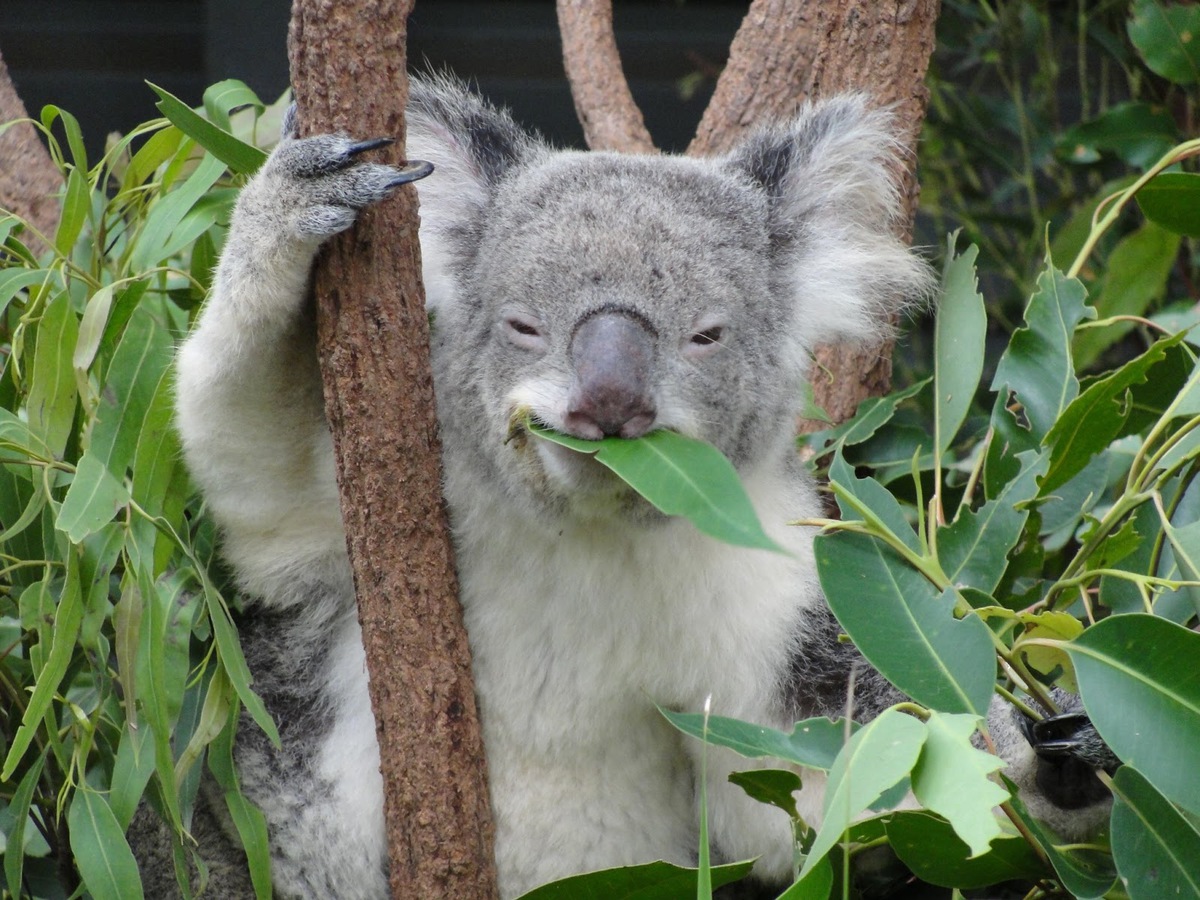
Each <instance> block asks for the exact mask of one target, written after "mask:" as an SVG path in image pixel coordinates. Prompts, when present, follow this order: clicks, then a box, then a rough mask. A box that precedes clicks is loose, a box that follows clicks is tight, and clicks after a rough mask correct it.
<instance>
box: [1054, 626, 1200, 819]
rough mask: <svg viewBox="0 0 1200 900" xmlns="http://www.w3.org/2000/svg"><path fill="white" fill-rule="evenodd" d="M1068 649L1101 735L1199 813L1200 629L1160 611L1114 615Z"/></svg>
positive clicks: (1156, 783) (1124, 758)
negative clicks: (1167, 617)
mask: <svg viewBox="0 0 1200 900" xmlns="http://www.w3.org/2000/svg"><path fill="white" fill-rule="evenodd" d="M1067 650H1068V651H1069V652H1070V654H1071V658H1072V660H1074V662H1075V674H1076V675H1077V676H1078V678H1079V689H1080V692H1081V694H1082V696H1083V702H1084V704H1085V706H1086V707H1087V711H1088V715H1089V716H1091V719H1092V723H1093V724H1094V725H1095V726H1096V730H1097V731H1099V732H1100V736H1101V737H1103V738H1104V740H1105V741H1107V742H1108V745H1109V747H1111V748H1112V750H1113V752H1114V753H1116V754H1117V756H1118V757H1120V758H1121V760H1122V761H1123V762H1125V763H1127V764H1128V765H1131V766H1134V767H1135V768H1137V769H1138V770H1139V771H1140V772H1141V773H1142V774H1143V775H1145V776H1146V777H1147V778H1148V779H1150V781H1151V782H1152V783H1153V784H1154V786H1155V787H1156V788H1158V790H1160V791H1161V792H1162V793H1164V794H1165V795H1166V796H1167V797H1168V798H1170V799H1171V800H1172V801H1174V802H1176V803H1178V804H1180V805H1181V806H1183V807H1185V808H1186V809H1188V810H1190V811H1191V812H1193V813H1197V814H1200V779H1198V778H1197V777H1196V753H1195V748H1196V747H1200V666H1198V665H1196V660H1198V659H1200V634H1197V633H1195V632H1193V631H1190V630H1188V629H1187V628H1183V627H1181V626H1179V625H1176V624H1174V623H1172V622H1168V621H1165V620H1164V619H1161V618H1157V617H1155V616H1148V615H1137V614H1133V615H1124V616H1110V617H1109V618H1107V619H1104V620H1103V621H1101V622H1098V623H1096V624H1095V625H1093V626H1092V627H1091V628H1089V629H1087V631H1085V632H1084V633H1083V634H1082V635H1081V636H1080V637H1078V638H1077V639H1076V640H1074V641H1073V642H1072V643H1070V644H1069V645H1067Z"/></svg>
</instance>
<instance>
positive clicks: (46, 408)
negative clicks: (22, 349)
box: [27, 291, 79, 456]
mask: <svg viewBox="0 0 1200 900" xmlns="http://www.w3.org/2000/svg"><path fill="white" fill-rule="evenodd" d="M78 336H79V320H78V319H77V318H76V317H75V313H74V311H73V310H72V309H71V297H70V295H69V294H68V293H67V292H66V291H63V292H62V293H60V294H59V295H58V296H56V297H55V298H54V299H53V300H51V301H50V302H49V303H48V304H47V305H46V309H45V311H44V312H43V314H42V321H41V323H40V324H39V325H38V333H37V346H36V349H35V350H34V354H33V370H32V382H31V384H30V386H29V401H28V405H27V409H28V413H29V427H30V430H32V431H33V433H34V434H36V435H38V436H39V437H40V438H41V439H42V440H43V441H44V442H45V443H46V446H47V447H49V448H50V450H51V452H53V453H54V454H55V455H56V456H61V455H62V452H63V448H64V447H66V445H67V437H68V436H69V435H70V433H71V427H72V425H73V424H74V422H75V406H76V399H77V394H76V389H75V373H74V371H73V370H72V368H71V354H72V352H73V351H74V349H75V341H76V340H77V338H78Z"/></svg>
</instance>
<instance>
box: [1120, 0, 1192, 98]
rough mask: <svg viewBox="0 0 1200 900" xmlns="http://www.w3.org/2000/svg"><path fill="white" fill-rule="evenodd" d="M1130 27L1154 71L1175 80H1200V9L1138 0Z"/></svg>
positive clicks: (1156, 1)
mask: <svg viewBox="0 0 1200 900" xmlns="http://www.w3.org/2000/svg"><path fill="white" fill-rule="evenodd" d="M1128 28H1129V40H1130V41H1132V42H1133V46H1134V47H1136V48H1137V51H1138V53H1140V54H1141V56H1142V59H1144V60H1145V61H1146V65H1147V66H1149V67H1150V69H1151V71H1153V72H1155V73H1157V74H1159V75H1161V76H1162V77H1163V78H1166V79H1168V80H1169V81H1174V82H1175V83H1176V84H1194V83H1195V82H1197V81H1200V9H1198V8H1197V7H1195V6H1191V5H1188V6H1184V5H1182V4H1177V3H1170V4H1164V3H1161V2H1158V0H1135V2H1134V4H1133V13H1132V15H1131V16H1130V19H1129V26H1128Z"/></svg>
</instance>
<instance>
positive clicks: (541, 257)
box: [408, 80, 927, 511]
mask: <svg viewBox="0 0 1200 900" xmlns="http://www.w3.org/2000/svg"><path fill="white" fill-rule="evenodd" d="M889 124H890V123H889V119H888V117H887V115H886V114H883V113H880V112H877V111H870V110H869V109H868V108H867V106H866V104H865V103H864V101H863V100H862V99H861V98H854V97H851V98H844V99H840V100H836V101H833V102H830V103H826V104H823V105H821V106H816V107H812V108H807V109H805V110H804V111H803V112H802V113H801V114H800V116H799V117H798V118H797V120H796V121H795V122H794V123H793V124H792V125H790V126H788V127H781V128H776V129H769V130H763V131H761V132H759V133H757V134H756V135H755V136H753V137H751V138H750V139H749V140H747V141H746V142H745V143H744V144H743V145H742V146H741V147H740V148H738V149H737V150H735V151H734V152H733V153H731V154H729V155H727V156H724V157H720V158H715V159H691V158H684V157H668V156H627V155H621V154H613V153H580V152H570V151H566V152H563V151H554V150H551V149H550V148H548V147H547V146H546V145H544V144H542V143H540V142H539V141H537V140H536V139H535V138H533V137H531V136H530V135H528V134H527V133H525V132H523V131H522V130H521V129H519V128H518V127H517V126H515V125H514V124H513V123H512V121H511V120H510V119H509V118H508V117H507V115H505V114H503V113H501V112H498V111H496V110H494V109H491V108H490V107H487V106H486V105H485V104H484V103H483V102H482V101H480V100H479V99H478V98H476V97H474V96H472V95H470V94H468V93H467V92H465V91H464V90H463V89H462V88H461V87H460V86H458V85H456V84H454V83H451V82H449V81H444V80H439V81H432V82H415V83H414V85H413V101H412V103H411V105H410V109H409V137H408V143H409V152H410V155H411V156H413V157H414V158H421V159H428V160H430V161H431V162H433V163H434V165H435V167H436V169H435V172H434V174H433V175H431V176H430V177H429V178H428V179H426V180H425V181H422V182H421V183H420V184H419V185H418V190H419V193H420V198H421V217H422V226H421V241H422V251H423V255H424V265H425V281H426V289H427V292H428V300H429V306H430V309H431V310H432V312H433V313H434V316H435V321H434V332H435V352H434V357H435V369H436V376H437V381H438V405H439V413H440V417H441V422H442V429H443V432H444V441H445V444H446V452H447V464H448V469H450V468H452V467H453V463H454V458H455V456H456V455H461V457H462V458H463V459H464V460H466V458H467V457H468V456H469V457H470V463H469V465H470V466H471V468H472V470H473V471H478V470H479V469H480V467H481V466H482V467H483V470H484V471H485V472H486V473H487V475H488V476H489V478H490V479H491V480H492V481H493V483H496V484H500V485H503V486H504V488H505V489H506V490H508V491H509V493H510V494H511V495H512V496H513V497H514V498H518V499H531V500H533V501H534V503H535V504H538V505H541V506H542V507H545V506H547V505H549V506H551V507H554V506H557V507H560V508H562V507H570V508H573V509H575V510H577V511H586V510H587V509H593V510H606V509H610V508H612V507H613V505H614V503H615V504H616V506H617V507H619V508H629V509H635V508H636V506H637V504H636V503H634V502H630V501H629V500H628V498H627V496H626V493H627V492H626V491H625V489H624V488H623V487H621V486H620V485H619V483H617V482H616V481H615V479H613V478H612V477H611V476H609V475H608V473H607V472H605V471H603V470H602V469H600V467H599V466H597V465H596V464H595V463H594V462H592V461H591V460H589V459H588V458H587V457H583V456H580V455H578V454H574V453H572V452H571V451H567V450H562V449H561V448H558V447H555V446H553V445H549V444H546V443H545V442H542V441H532V440H522V439H521V436H518V439H517V440H507V438H509V436H510V425H511V422H512V419H513V417H514V415H515V414H518V413H521V412H525V411H527V412H528V414H530V415H531V416H532V417H533V418H534V419H536V420H538V421H540V422H542V423H544V424H545V425H548V426H550V427H551V428H554V429H556V430H559V431H563V432H566V433H568V434H573V435H576V436H578V437H582V438H588V439H598V438H601V437H605V436H609V435H617V436H621V437H637V436H639V435H642V434H645V433H646V432H648V431H651V430H653V429H657V428H669V429H673V430H676V431H679V432H681V433H683V434H687V435H690V436H693V437H698V438H701V439H704V440H707V441H709V442H711V443H713V444H715V445H716V446H717V447H719V448H720V449H721V450H722V451H723V452H724V453H725V454H726V455H727V456H729V457H730V458H731V459H732V460H733V462H734V464H735V465H736V466H738V467H739V469H741V470H742V471H744V472H748V471H750V470H752V469H754V468H755V467H756V466H759V465H762V464H774V463H777V461H778V459H779V457H780V454H781V453H783V452H786V447H788V446H789V445H790V441H791V436H792V429H793V427H794V419H795V414H796V412H797V410H798V408H799V403H800V396H801V394H800V382H801V380H802V378H803V377H804V375H805V373H806V371H807V368H808V361H809V355H810V353H811V351H812V348H813V347H814V346H815V345H817V344H819V343H830V342H837V341H846V340H852V341H858V342H863V341H873V340H878V339H879V338H880V337H882V336H884V335H885V334H886V333H887V332H888V330H889V328H890V327H891V324H892V322H893V320H894V317H895V315H896V313H897V312H898V311H899V310H900V308H901V307H902V306H903V305H904V304H905V303H906V302H910V301H912V300H913V299H915V298H916V297H919V296H920V295H921V293H922V292H923V291H924V290H925V289H926V286H927V285H926V280H927V274H926V270H925V266H924V264H923V263H922V262H921V261H920V260H919V259H917V258H915V257H914V256H913V255H912V254H910V253H909V251H908V250H907V249H906V248H905V247H904V246H903V245H902V244H901V243H900V242H898V241H897V240H896V239H895V238H894V237H893V236H892V224H893V220H894V217H895V215H896V212H897V206H898V198H897V196H896V189H895V186H894V183H893V180H892V163H893V162H894V156H895V147H894V139H893V138H892V136H891V133H890V131H889ZM467 464H468V463H466V462H465V461H464V465H467ZM449 475H450V477H451V479H453V472H450V473H449Z"/></svg>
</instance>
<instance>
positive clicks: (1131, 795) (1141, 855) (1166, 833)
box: [1112, 766, 1200, 900]
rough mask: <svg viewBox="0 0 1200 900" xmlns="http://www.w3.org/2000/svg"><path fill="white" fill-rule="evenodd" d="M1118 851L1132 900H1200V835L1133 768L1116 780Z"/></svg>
mask: <svg viewBox="0 0 1200 900" xmlns="http://www.w3.org/2000/svg"><path fill="white" fill-rule="evenodd" d="M1113 794H1114V798H1113V814H1112V845H1113V857H1114V858H1115V860H1116V863H1117V870H1118V871H1119V872H1120V873H1121V883H1122V884H1124V886H1125V890H1126V891H1128V892H1129V896H1130V897H1131V898H1132V900H1161V898H1164V897H1171V898H1179V900H1185V898H1191V900H1197V898H1200V832H1198V831H1197V830H1196V826H1195V825H1194V824H1193V823H1192V822H1189V821H1188V820H1187V819H1186V818H1184V817H1183V816H1182V815H1180V814H1179V811H1178V810H1177V809H1176V808H1175V807H1174V806H1172V805H1171V803H1170V802H1169V801H1168V800H1167V799H1166V798H1165V797H1164V796H1163V795H1162V794H1160V793H1159V792H1158V791H1156V790H1155V789H1154V786H1153V785H1152V784H1150V782H1149V781H1147V780H1146V779H1145V778H1144V777H1143V776H1142V775H1141V773H1139V772H1138V771H1137V770H1136V769H1134V768H1131V767H1130V766H1122V767H1121V768H1120V769H1118V770H1117V775H1116V777H1115V778H1114V779H1113Z"/></svg>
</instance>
